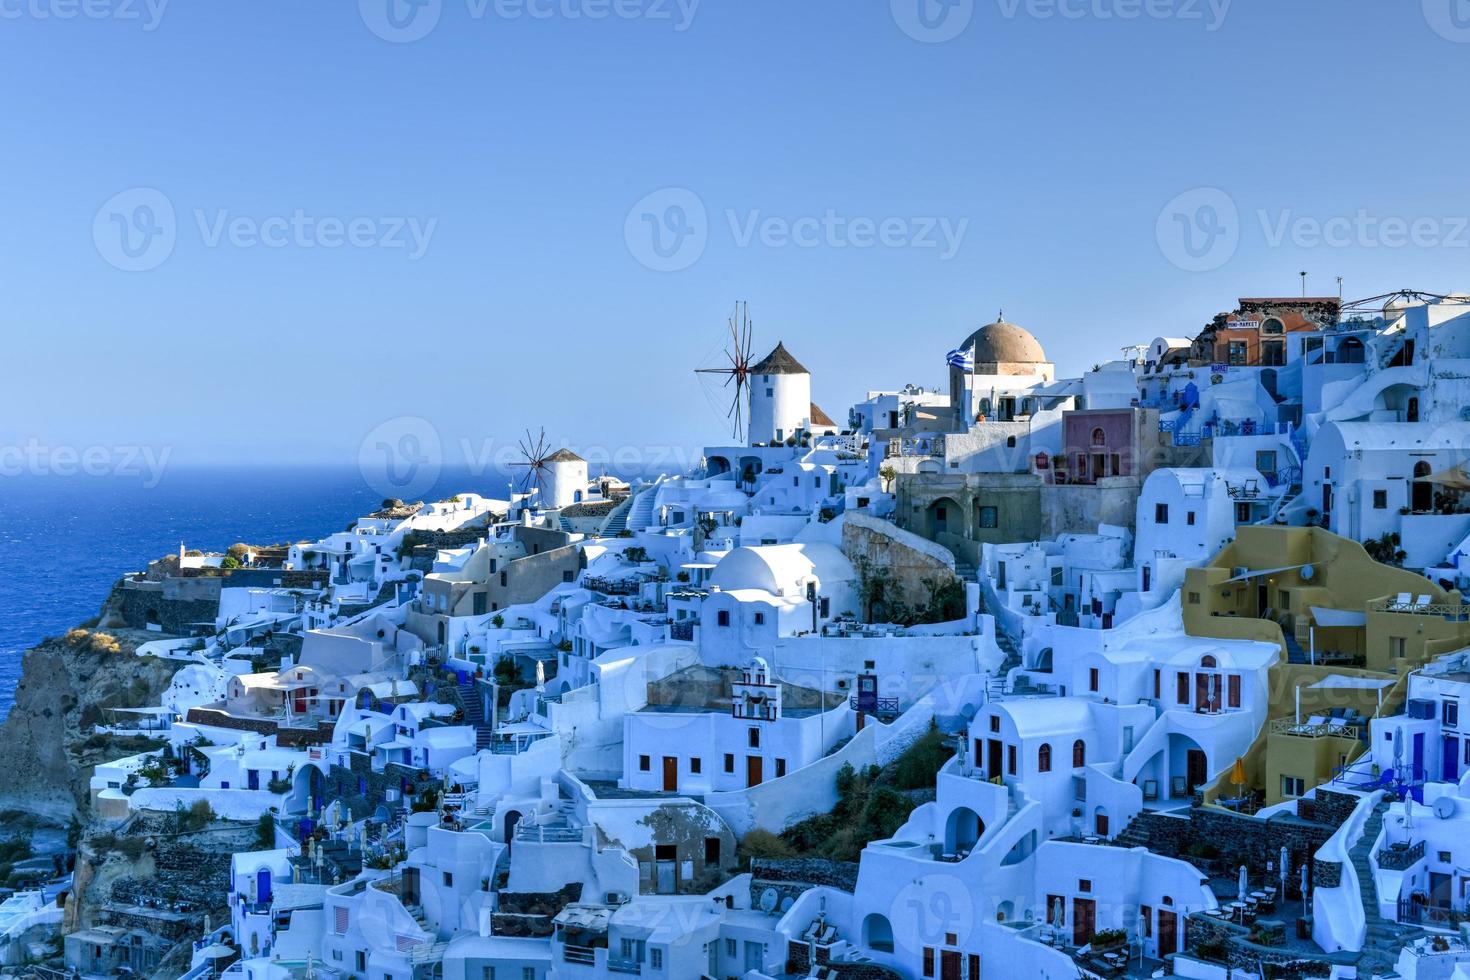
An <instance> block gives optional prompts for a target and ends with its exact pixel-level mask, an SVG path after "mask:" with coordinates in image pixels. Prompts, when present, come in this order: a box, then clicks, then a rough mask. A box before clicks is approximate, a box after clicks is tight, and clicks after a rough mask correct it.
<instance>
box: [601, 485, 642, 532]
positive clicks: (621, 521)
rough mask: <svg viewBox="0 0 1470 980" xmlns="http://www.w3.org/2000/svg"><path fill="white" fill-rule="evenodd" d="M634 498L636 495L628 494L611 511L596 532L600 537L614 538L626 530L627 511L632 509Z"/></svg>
mask: <svg viewBox="0 0 1470 980" xmlns="http://www.w3.org/2000/svg"><path fill="white" fill-rule="evenodd" d="M636 497H637V494H630V495H628V496H627V497H624V498H623V500H622V502H621V503H619V504H618V505H617V506H616V507H614V508H613V509H612V513H611V514H608V515H607V520H605V521H603V522H602V527H601V529H600V530H599V531H598V532H597V533H598V535H599V536H600V537H604V538H615V537H617V536H618V535H619V534H622V533H623V532H624V531H626V530H627V529H628V511H629V510H631V509H632V508H633V501H634V499H635V498H636Z"/></svg>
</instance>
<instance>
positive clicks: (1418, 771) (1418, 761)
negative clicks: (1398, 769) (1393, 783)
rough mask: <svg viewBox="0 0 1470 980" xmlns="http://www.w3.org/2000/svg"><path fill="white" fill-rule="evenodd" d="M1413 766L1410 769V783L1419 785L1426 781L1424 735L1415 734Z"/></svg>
mask: <svg viewBox="0 0 1470 980" xmlns="http://www.w3.org/2000/svg"><path fill="white" fill-rule="evenodd" d="M1411 759H1412V765H1411V766H1410V767H1409V782H1411V783H1419V782H1422V781H1423V780H1424V733H1423V732H1415V733H1414V754H1413V756H1412V757H1411Z"/></svg>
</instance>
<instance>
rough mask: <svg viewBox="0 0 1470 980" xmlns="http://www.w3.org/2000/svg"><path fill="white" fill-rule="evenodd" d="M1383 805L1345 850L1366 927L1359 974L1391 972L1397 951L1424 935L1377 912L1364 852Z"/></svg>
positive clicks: (1368, 849) (1375, 836)
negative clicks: (1353, 871) (1350, 863)
mask: <svg viewBox="0 0 1470 980" xmlns="http://www.w3.org/2000/svg"><path fill="white" fill-rule="evenodd" d="M1387 808H1388V807H1387V804H1384V803H1380V804H1378V806H1377V807H1375V808H1374V810H1373V812H1372V813H1370V814H1369V815H1368V819H1367V820H1365V821H1364V822H1363V837H1362V839H1361V840H1359V841H1358V843H1357V844H1355V845H1354V846H1353V849H1352V850H1351V851H1349V852H1348V857H1349V858H1350V859H1351V860H1352V862H1353V868H1354V869H1356V871H1357V872H1358V889H1359V891H1360V892H1361V894H1362V898H1363V922H1364V924H1365V925H1366V927H1367V934H1366V936H1365V937H1364V939H1363V950H1362V952H1361V953H1360V954H1359V956H1358V975H1359V976H1373V975H1374V974H1375V973H1379V974H1385V975H1387V974H1391V973H1393V967H1394V964H1395V963H1397V962H1398V958H1399V950H1400V949H1402V948H1403V947H1404V946H1407V945H1408V944H1409V943H1411V942H1413V941H1414V940H1416V939H1419V938H1421V937H1423V936H1425V935H1427V933H1426V932H1425V931H1424V930H1423V929H1420V928H1419V927H1418V926H1412V925H1401V924H1399V923H1397V922H1392V921H1390V920H1388V919H1385V918H1384V917H1383V916H1381V915H1379V914H1378V889H1377V888H1376V887H1375V886H1374V883H1373V869H1372V868H1371V867H1370V866H1369V864H1368V855H1369V854H1370V853H1371V852H1372V850H1373V845H1374V843H1375V842H1376V841H1377V840H1378V832H1379V830H1381V829H1382V827H1383V813H1384V811H1385V810H1386V809H1387Z"/></svg>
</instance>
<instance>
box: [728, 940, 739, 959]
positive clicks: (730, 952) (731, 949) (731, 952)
mask: <svg viewBox="0 0 1470 980" xmlns="http://www.w3.org/2000/svg"><path fill="white" fill-rule="evenodd" d="M737 952H739V950H738V948H737V947H736V945H735V940H733V939H727V940H725V955H726V956H734V955H735V954H736V953H737Z"/></svg>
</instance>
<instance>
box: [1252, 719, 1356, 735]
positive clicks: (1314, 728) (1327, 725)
mask: <svg viewBox="0 0 1470 980" xmlns="http://www.w3.org/2000/svg"><path fill="white" fill-rule="evenodd" d="M1271 734H1272V735H1295V736H1297V737H1299V738H1327V737H1329V736H1331V737H1334V738H1352V739H1356V738H1357V737H1358V735H1359V728H1358V726H1357V725H1345V724H1343V723H1342V722H1340V721H1324V722H1317V723H1316V724H1313V723H1311V722H1304V721H1303V722H1297V721H1292V720H1291V719H1290V718H1278V719H1276V720H1275V721H1273V722H1271Z"/></svg>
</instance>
